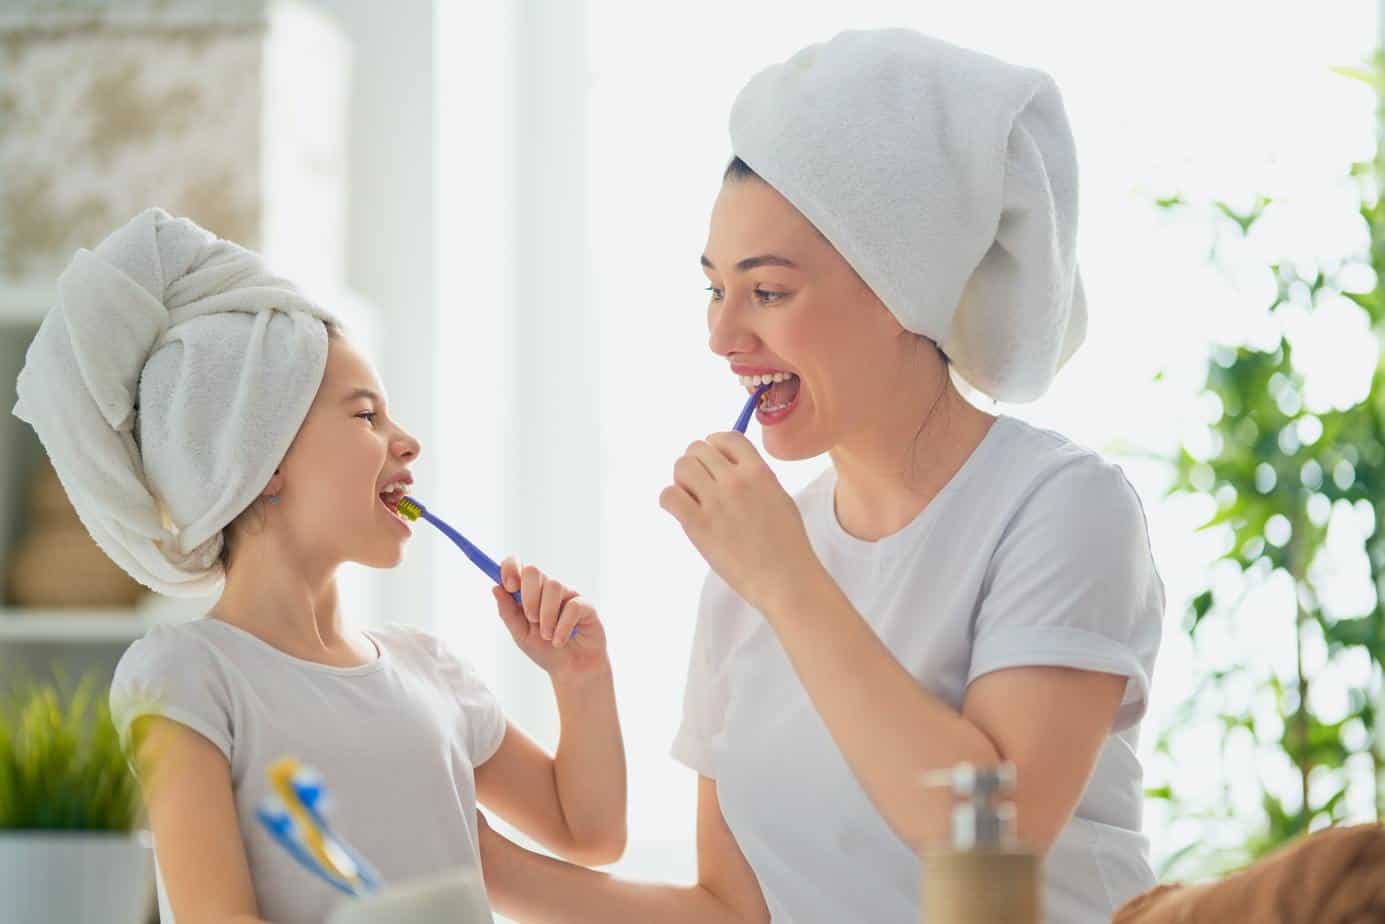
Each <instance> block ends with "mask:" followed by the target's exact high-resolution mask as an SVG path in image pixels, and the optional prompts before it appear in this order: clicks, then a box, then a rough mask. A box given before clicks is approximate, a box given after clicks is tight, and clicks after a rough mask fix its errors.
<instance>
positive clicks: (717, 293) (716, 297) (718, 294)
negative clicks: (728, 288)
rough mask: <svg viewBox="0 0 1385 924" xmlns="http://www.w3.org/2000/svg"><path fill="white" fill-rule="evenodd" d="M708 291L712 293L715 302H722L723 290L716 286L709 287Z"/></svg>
mask: <svg viewBox="0 0 1385 924" xmlns="http://www.w3.org/2000/svg"><path fill="white" fill-rule="evenodd" d="M707 291H708V292H710V293H712V301H714V302H719V301H721V290H720V289H718V288H717V287H716V286H708V287H707Z"/></svg>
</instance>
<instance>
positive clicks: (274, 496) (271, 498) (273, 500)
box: [269, 494, 279, 505]
mask: <svg viewBox="0 0 1385 924" xmlns="http://www.w3.org/2000/svg"><path fill="white" fill-rule="evenodd" d="M269 502H270V503H271V504H275V505H278V503H279V495H278V494H271V495H269Z"/></svg>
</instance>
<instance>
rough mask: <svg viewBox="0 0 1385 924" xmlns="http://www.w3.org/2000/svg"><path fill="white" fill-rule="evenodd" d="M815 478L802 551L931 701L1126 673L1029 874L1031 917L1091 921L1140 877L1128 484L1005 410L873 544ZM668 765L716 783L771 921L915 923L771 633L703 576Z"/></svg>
mask: <svg viewBox="0 0 1385 924" xmlns="http://www.w3.org/2000/svg"><path fill="white" fill-rule="evenodd" d="M835 485H836V477H835V472H834V471H833V470H831V469H829V470H828V471H827V472H825V473H824V474H823V475H822V477H820V478H819V479H817V480H816V481H814V482H813V483H812V484H811V485H809V487H808V488H806V489H805V490H804V491H803V492H802V493H801V494H800V495H799V496H798V497H797V498H796V500H797V503H798V506H799V509H800V511H801V513H802V515H803V519H804V523H805V525H806V527H807V530H808V535H809V538H810V540H811V542H812V545H813V548H814V550H815V551H816V553H817V555H818V557H819V558H820V559H821V560H822V562H823V564H824V565H825V566H826V568H827V570H828V571H829V572H830V573H831V575H832V577H833V578H834V579H835V580H836V582H837V583H838V584H839V585H840V586H841V588H842V590H843V591H844V592H845V594H846V596H847V597H848V598H849V599H850V601H851V603H852V605H853V606H854V607H855V608H856V610H857V611H858V612H859V613H860V614H861V615H862V617H863V618H864V619H865V620H866V621H867V622H868V623H869V624H870V626H871V628H873V629H874V630H875V632H876V634H877V635H879V637H880V638H881V640H882V641H884V643H885V644H886V645H887V646H888V647H889V649H890V651H891V652H892V653H893V654H894V656H895V657H896V658H897V659H898V660H899V662H900V663H901V664H902V665H904V667H906V668H907V669H908V670H909V672H910V673H911V674H912V675H913V676H914V678H915V679H916V680H917V681H918V682H919V684H920V685H921V686H923V687H924V688H925V689H927V690H928V691H929V692H931V693H932V694H933V695H935V696H937V697H938V698H939V699H940V700H942V701H943V702H946V703H947V704H949V705H950V706H952V707H953V708H954V709H958V710H960V708H961V705H962V700H963V696H964V694H965V693H966V690H967V687H968V685H969V684H970V683H971V682H972V681H973V680H975V679H976V678H978V677H980V676H982V675H983V674H987V673H990V672H992V671H996V670H1001V669H1004V668H1010V667H1019V666H1029V665H1034V666H1062V667H1072V668H1079V669H1084V670H1091V671H1101V672H1104V673H1111V674H1119V675H1123V676H1125V677H1126V678H1127V681H1126V688H1125V695H1124V699H1123V701H1122V703H1121V705H1120V709H1119V711H1118V713H1117V715H1116V719H1115V722H1114V724H1113V726H1112V728H1111V731H1110V735H1109V737H1108V738H1107V739H1106V742H1105V744H1104V745H1103V746H1102V748H1101V751H1100V754H1099V756H1098V758H1097V762H1096V766H1095V769H1094V771H1093V773H1092V776H1091V780H1090V781H1089V782H1088V784H1087V788H1086V790H1085V792H1084V793H1083V794H1082V797H1081V800H1080V801H1079V803H1078V805H1077V809H1076V811H1075V813H1074V816H1073V818H1072V820H1071V821H1070V822H1069V823H1068V825H1067V826H1066V827H1065V828H1064V829H1063V831H1062V833H1061V835H1060V836H1059V837H1058V839H1057V842H1056V843H1055V844H1054V845H1053V847H1052V849H1051V850H1050V852H1049V853H1048V855H1047V857H1046V859H1045V863H1044V888H1043V898H1044V904H1045V915H1044V920H1045V921H1047V922H1049V924H1096V922H1106V921H1109V920H1110V919H1111V915H1112V913H1113V911H1114V910H1115V909H1116V908H1117V907H1118V906H1119V905H1120V904H1121V903H1122V902H1124V901H1125V900H1127V899H1129V898H1131V897H1133V896H1134V895H1136V894H1138V893H1140V892H1143V891H1145V890H1147V889H1148V888H1150V887H1151V886H1153V884H1154V875H1153V873H1152V871H1151V869H1150V865H1149V861H1148V842H1147V840H1146V838H1145V837H1144V836H1143V835H1142V834H1141V832H1140V823H1141V807H1142V799H1143V784H1142V770H1141V767H1140V763H1139V760H1138V759H1137V757H1136V748H1137V742H1138V733H1139V732H1138V729H1139V722H1140V720H1141V718H1142V717H1143V715H1144V713H1145V706H1146V701H1147V699H1148V696H1149V686H1150V677H1151V674H1152V672H1153V669H1154V659H1155V655H1156V653H1157V651H1158V647H1159V638H1160V632H1161V624H1162V621H1163V613H1164V591H1163V586H1162V583H1161V581H1160V579H1159V576H1158V574H1157V572H1156V571H1155V567H1154V562H1153V559H1152V557H1151V554H1150V545H1149V536H1148V530H1147V527H1146V523H1145V517H1144V511H1143V508H1142V507H1141V505H1140V501H1139V498H1138V497H1137V496H1136V494H1135V492H1134V490H1133V489H1132V488H1131V486H1130V484H1129V483H1128V482H1127V481H1126V479H1125V477H1124V475H1123V474H1122V472H1121V470H1120V469H1119V468H1117V467H1116V466H1114V465H1112V464H1109V463H1107V462H1105V461H1103V460H1102V459H1101V458H1100V457H1099V456H1097V455H1096V454H1095V453H1092V452H1090V451H1088V450H1085V449H1082V448H1080V447H1078V446H1076V445H1075V444H1073V443H1072V442H1070V441H1068V440H1067V439H1065V438H1063V437H1061V436H1059V435H1057V434H1054V433H1049V432H1046V431H1042V430H1038V429H1036V428H1034V427H1031V426H1029V425H1028V424H1025V423H1023V422H1021V421H1018V420H1016V419H1014V418H1010V417H1000V418H998V419H997V420H996V422H995V423H994V424H993V425H992V427H991V429H990V431H989V432H988V433H987V435H986V437H985V438H984V439H983V441H982V442H981V444H980V445H979V446H978V447H977V448H976V450H975V451H974V452H973V453H972V455H971V457H970V458H969V459H968V460H967V462H966V463H965V464H964V466H963V467H962V469H961V470H960V471H959V472H958V473H957V475H956V476H955V477H954V478H953V479H952V480H951V481H950V482H949V483H948V484H947V486H946V487H945V488H944V489H943V491H942V492H941V493H940V494H939V495H938V496H937V497H936V498H934V500H933V501H932V502H931V503H929V505H928V506H927V507H926V508H925V509H924V510H923V512H922V513H920V514H919V515H918V516H917V517H916V518H915V519H914V520H913V521H912V522H911V523H909V524H908V525H907V526H905V527H904V528H903V529H902V530H900V531H899V532H897V533H895V534H893V535H891V536H887V537H886V538H884V539H882V540H880V541H878V542H866V541H862V540H860V539H857V538H855V537H853V536H851V535H850V534H848V533H847V532H845V531H844V530H843V529H842V528H841V525H840V524H839V523H838V521H837V518H836V513H835V507H834V503H833V494H834V487H835ZM790 631H791V630H790ZM1016 708H1020V709H1022V708H1024V704H1022V703H1017V704H1016ZM1034 720H1035V721H1042V716H1035V717H1034ZM861 721H862V722H866V723H868V722H870V716H869V715H862V716H861ZM923 733H924V730H922V729H920V734H923ZM673 754H674V757H675V758H677V759H678V760H679V761H681V762H682V763H684V764H686V765H687V766H689V767H691V768H692V769H693V770H695V771H697V772H698V773H699V774H701V775H703V776H706V777H709V778H711V779H714V780H715V781H716V784H717V794H718V797H719V799H720V802H721V809H722V813H723V815H724V816H725V819H726V822H727V824H728V826H729V827H730V829H731V831H732V833H733V834H734V835H735V837H736V841H737V843H738V844H739V845H740V848H741V850H742V852H743V853H744V854H745V857H746V859H747V861H748V862H749V863H750V865H751V867H752V868H753V869H754V871H755V874H756V876H757V877H758V879H759V881H760V886H761V888H762V890H763V892H764V896H765V900H766V902H767V903H768V905H769V908H770V912H771V915H772V920H773V921H774V922H775V924H814V922H824V924H827V922H831V924H838V922H841V921H870V922H872V924H915V922H917V921H918V920H919V914H920V911H919V898H920V882H921V877H920V873H921V869H920V862H919V859H918V857H917V855H916V854H915V853H914V851H913V850H911V849H910V848H909V847H908V846H907V845H906V844H905V843H904V842H903V841H902V840H900V839H899V838H898V837H897V836H896V835H895V834H894V833H893V831H891V829H890V828H889V827H888V826H887V825H886V823H885V821H884V820H883V819H882V818H881V816H880V814H879V812H878V811H876V809H875V806H874V805H873V804H872V803H871V801H870V800H869V798H868V797H867V796H866V794H865V792H864V791H863V790H862V788H861V786H860V784H859V783H858V782H857V780H856V777H855V776H853V775H852V772H851V770H850V768H849V767H848V766H847V764H846V762H845V760H844V759H843V757H842V755H841V753H840V751H838V749H837V746H836V744H835V743H834V741H833V740H832V737H831V735H830V734H829V733H828V731H827V728H826V726H825V725H824V724H823V722H822V719H821V718H820V717H819V715H818V714H817V712H816V711H815V710H814V708H813V706H812V703H811V702H810V701H809V699H808V696H807V693H806V691H805V690H804V688H803V685H802V683H801V682H800V681H799V679H798V677H797V676H796V674H795V673H794V671H793V668H792V666H791V665H790V663H789V661H788V658H787V656H786V655H785V653H784V650H783V648H782V647H781V645H780V643H779V640H778V638H777V636H776V635H775V633H774V632H773V631H772V630H771V629H770V627H769V625H768V624H767V623H766V622H765V620H764V618H763V617H762V616H761V615H760V614H759V613H758V612H756V611H755V610H753V609H752V608H751V607H750V606H749V605H748V604H747V603H746V602H745V601H744V600H742V599H741V598H740V597H739V596H738V595H737V594H736V593H735V592H734V591H732V590H731V589H730V588H729V587H728V586H727V585H726V584H725V583H724V582H723V581H721V580H720V579H719V578H718V577H717V576H716V575H715V574H711V575H709V577H708V579H707V583H706V585H705V587H704V589H703V593H702V599H701V605H700V609H699V613H698V620H697V628H696V632H695V635H694V642H693V654H692V662H691V667H690V669H689V673H688V682H687V692H686V698H685V702H684V715H683V722H682V725H681V728H680V729H679V732H678V735H677V737H676V739H675V742H674V747H673Z"/></svg>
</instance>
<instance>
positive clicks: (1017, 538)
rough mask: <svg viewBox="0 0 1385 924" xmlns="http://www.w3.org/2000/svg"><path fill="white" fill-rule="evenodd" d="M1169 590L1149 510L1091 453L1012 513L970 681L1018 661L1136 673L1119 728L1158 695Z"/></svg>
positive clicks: (986, 597) (990, 582)
mask: <svg viewBox="0 0 1385 924" xmlns="http://www.w3.org/2000/svg"><path fill="white" fill-rule="evenodd" d="M1163 613H1164V589H1163V584H1162V583H1161V581H1160V579H1159V575H1158V573H1157V571H1156V570H1155V567H1154V560H1153V556H1152V555H1151V553H1150V545H1149V533H1148V529H1147V527H1146V523H1145V516H1144V509H1143V508H1142V507H1141V505H1140V500H1139V498H1138V496H1137V495H1136V494H1135V491H1134V489H1133V488H1131V486H1130V484H1129V482H1127V481H1126V479H1125V476H1124V474H1122V473H1121V471H1120V469H1119V468H1117V467H1116V466H1114V465H1111V464H1109V463H1106V462H1103V461H1101V460H1100V459H1099V458H1098V457H1096V456H1088V457H1084V458H1083V459H1081V460H1079V461H1078V462H1075V463H1073V464H1071V465H1069V466H1067V467H1065V468H1063V469H1062V470H1060V471H1059V472H1058V473H1057V474H1055V475H1054V476H1053V477H1051V478H1050V479H1048V480H1047V481H1045V482H1043V483H1042V484H1041V485H1039V487H1038V488H1036V489H1035V491H1034V492H1033V493H1032V494H1031V495H1030V497H1029V498H1028V499H1027V500H1026V501H1025V503H1024V504H1023V505H1022V506H1021V508H1020V510H1019V512H1018V513H1017V514H1016V515H1015V517H1014V518H1013V519H1012V520H1011V522H1010V525H1009V527H1008V528H1007V529H1006V532H1005V535H1004V536H1003V537H1002V539H1001V541H1000V544H999V546H998V547H997V549H996V551H995V554H994V555H993V557H992V559H991V564H990V568H989V570H988V573H987V577H986V585H985V587H984V588H983V593H982V599H981V604H980V608H979V610H978V612H977V616H976V622H975V628H974V636H973V642H972V654H971V667H970V670H969V672H968V676H967V683H968V684H969V685H970V683H971V682H972V681H974V680H976V679H977V678H978V677H980V676H982V675H983V674H988V673H991V672H992V671H997V670H1002V669H1005V668H1010V667H1026V666H1044V667H1071V668H1077V669H1080V670H1089V671H1099V672H1102V673H1109V674H1118V675H1121V676H1124V677H1125V678H1126V686H1125V696H1124V698H1123V699H1122V701H1121V705H1120V709H1119V710H1118V711H1117V713H1116V719H1115V722H1114V725H1113V729H1112V730H1113V731H1114V732H1119V731H1122V730H1124V729H1126V728H1129V727H1130V726H1132V725H1134V724H1135V723H1137V722H1138V721H1139V720H1140V719H1141V718H1142V717H1143V716H1144V712H1145V708H1146V705H1147V702H1148V698H1149V685H1150V677H1151V674H1152V673H1153V670H1154V659H1155V655H1156V654H1157V652H1158V648H1159V636H1160V633H1161V631H1162V624H1163Z"/></svg>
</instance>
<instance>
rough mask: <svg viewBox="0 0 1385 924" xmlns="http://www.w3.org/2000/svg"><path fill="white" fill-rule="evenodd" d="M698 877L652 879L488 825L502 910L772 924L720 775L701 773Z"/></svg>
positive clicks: (582, 923) (485, 861)
mask: <svg viewBox="0 0 1385 924" xmlns="http://www.w3.org/2000/svg"><path fill="white" fill-rule="evenodd" d="M697 793H698V798H697V884H696V885H691V886H673V885H648V884H642V883H634V882H627V881H623V880H620V879H616V878H615V877H613V876H610V875H607V874H605V873H597V872H593V871H592V870H589V869H583V868H581V867H578V866H571V865H569V864H567V863H563V862H562V861H561V860H554V859H551V858H549V857H544V856H540V855H539V854H536V853H531V852H530V851H528V850H525V849H524V848H522V847H519V846H517V845H515V844H513V843H511V842H510V841H508V840H506V839H505V838H503V837H501V836H500V835H499V834H496V833H495V832H494V831H492V830H491V829H490V827H489V826H487V825H485V824H484V822H483V824H482V827H481V867H482V870H483V871H484V874H485V878H486V891H487V892H488V893H489V894H490V898H491V902H492V904H493V905H494V906H495V909H496V910H497V911H498V912H500V913H501V914H503V915H504V916H506V917H508V918H513V919H515V920H518V921H524V922H526V924H550V922H551V924H558V922H562V924H588V922H590V924H597V922H600V924H620V922H626V921H628V922H639V924H643V922H645V921H659V922H661V924H768V921H769V908H768V906H767V905H766V904H765V900H764V897H763V895H762V894H761V892H760V884H759V881H758V880H757V879H756V878H755V873H754V872H753V871H752V870H751V868H750V864H749V863H747V862H746V860H745V856H744V855H743V854H742V853H741V850H740V846H739V845H738V844H737V843H736V839H735V837H734V836H733V835H732V834H731V830H730V829H729V828H728V827H727V826H726V820H725V819H724V818H723V817H722V814H721V803H720V802H719V800H718V799H717V788H716V782H715V781H713V780H710V779H707V778H706V777H700V778H699V779H698V789H697Z"/></svg>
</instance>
